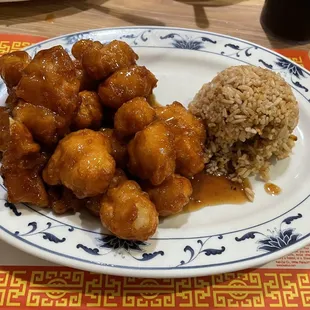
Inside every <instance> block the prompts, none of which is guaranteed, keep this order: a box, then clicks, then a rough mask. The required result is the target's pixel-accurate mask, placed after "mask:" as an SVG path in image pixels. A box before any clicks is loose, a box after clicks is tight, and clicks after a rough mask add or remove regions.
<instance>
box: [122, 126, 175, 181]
mask: <svg viewBox="0 0 310 310" xmlns="http://www.w3.org/2000/svg"><path fill="white" fill-rule="evenodd" d="M128 153H129V164H128V168H129V170H130V172H131V173H132V174H133V175H135V176H138V177H139V178H141V179H143V180H150V182H151V183H152V184H153V185H159V184H161V183H162V182H163V181H164V180H165V179H166V178H167V177H169V176H170V175H172V174H173V173H174V170H175V159H176V152H175V146H174V136H173V134H172V133H171V131H170V129H169V127H168V126H167V125H166V124H165V122H162V121H155V122H153V123H151V124H150V125H149V126H147V127H146V128H145V129H143V130H142V131H139V132H137V133H136V135H135V137H134V138H133V139H132V140H131V141H130V143H129V145H128Z"/></svg>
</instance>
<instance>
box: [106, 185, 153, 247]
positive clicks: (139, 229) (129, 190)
mask: <svg viewBox="0 0 310 310" xmlns="http://www.w3.org/2000/svg"><path fill="white" fill-rule="evenodd" d="M100 218H101V221H102V223H103V225H105V226H106V227H107V228H108V229H109V230H110V231H111V232H112V233H113V234H115V235H116V236H117V237H119V238H122V239H129V240H140V241H144V240H147V239H148V238H150V237H151V236H152V235H153V234H154V233H155V231H156V228H157V226H158V214H157V211H156V208H155V206H154V204H153V203H152V202H151V201H150V199H149V196H148V194H147V193H145V192H143V191H142V190H141V188H140V186H139V185H138V184H137V183H136V182H134V181H125V182H122V183H121V184H120V185H119V186H118V187H116V188H112V189H110V190H108V192H107V194H106V195H105V196H104V198H103V199H102V201H101V208H100Z"/></svg>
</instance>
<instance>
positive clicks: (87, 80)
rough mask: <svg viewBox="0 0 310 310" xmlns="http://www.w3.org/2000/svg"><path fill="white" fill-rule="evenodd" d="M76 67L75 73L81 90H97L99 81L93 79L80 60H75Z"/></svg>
mask: <svg viewBox="0 0 310 310" xmlns="http://www.w3.org/2000/svg"><path fill="white" fill-rule="evenodd" d="M73 64H74V67H75V73H76V77H77V79H78V81H79V83H80V88H79V90H80V91H83V90H93V91H95V90H97V88H98V85H99V82H98V81H96V80H93V79H92V78H91V77H90V76H89V75H88V73H87V72H86V71H85V70H84V68H83V67H82V64H81V62H80V61H79V60H74V61H73Z"/></svg>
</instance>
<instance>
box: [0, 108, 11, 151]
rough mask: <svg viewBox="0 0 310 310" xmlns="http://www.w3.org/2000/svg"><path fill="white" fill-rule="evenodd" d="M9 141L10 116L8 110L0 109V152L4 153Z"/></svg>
mask: <svg viewBox="0 0 310 310" xmlns="http://www.w3.org/2000/svg"><path fill="white" fill-rule="evenodd" d="M9 141H10V116H9V110H8V109H7V108H5V107H0V152H4V151H5V150H6V149H7V147H8V143H9Z"/></svg>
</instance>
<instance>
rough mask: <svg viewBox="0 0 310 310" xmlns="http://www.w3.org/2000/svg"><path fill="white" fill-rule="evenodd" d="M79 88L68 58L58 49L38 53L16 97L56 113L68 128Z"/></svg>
mask: <svg viewBox="0 0 310 310" xmlns="http://www.w3.org/2000/svg"><path fill="white" fill-rule="evenodd" d="M79 86H80V83H79V80H78V79H77V76H76V71H75V67H74V64H73V62H72V60H71V58H70V56H69V55H68V53H67V52H66V51H65V50H64V49H63V48H62V47H61V46H54V47H52V48H50V49H46V50H42V51H39V52H38V53H37V54H36V55H35V57H34V58H33V60H32V61H31V62H30V63H29V65H28V66H27V67H26V68H25V69H24V71H23V75H22V78H21V80H20V82H19V84H18V86H17V88H16V95H17V97H18V98H21V99H23V100H24V101H25V102H28V103H31V104H33V105H35V106H40V107H44V108H46V109H49V110H50V111H52V112H54V113H56V114H57V115H59V116H60V117H62V118H63V119H64V124H65V127H67V128H68V127H69V126H70V123H71V120H72V117H73V116H74V113H75V111H76V109H77V104H78V92H79ZM64 131H66V130H64Z"/></svg>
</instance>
